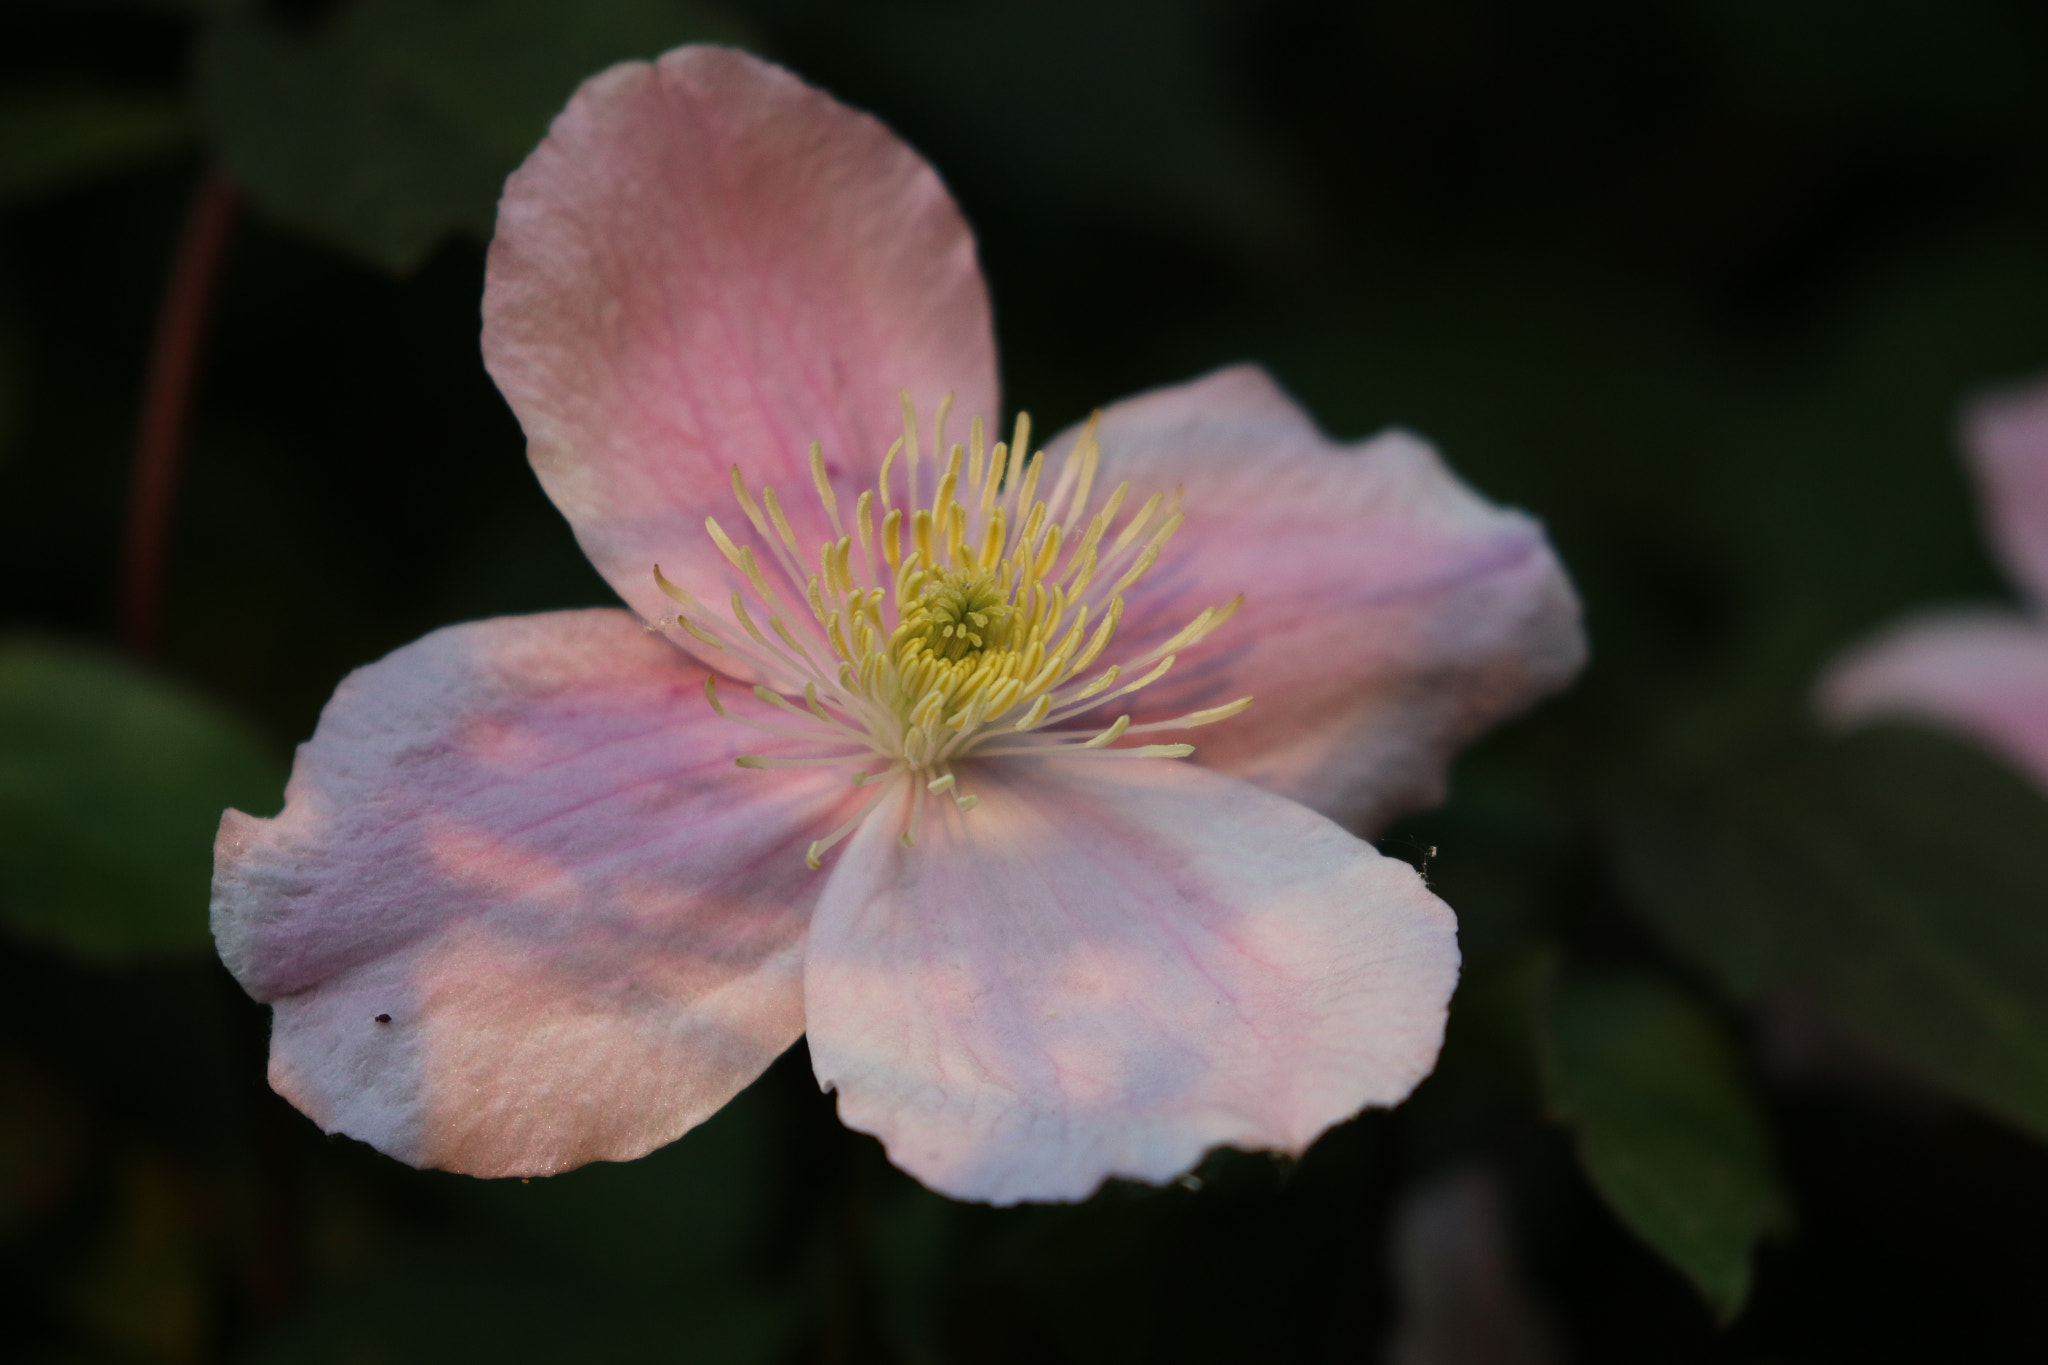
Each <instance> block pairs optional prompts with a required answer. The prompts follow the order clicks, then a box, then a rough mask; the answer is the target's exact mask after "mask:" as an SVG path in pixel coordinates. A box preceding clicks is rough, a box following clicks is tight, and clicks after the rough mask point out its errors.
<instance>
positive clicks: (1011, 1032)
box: [804, 759, 1458, 1204]
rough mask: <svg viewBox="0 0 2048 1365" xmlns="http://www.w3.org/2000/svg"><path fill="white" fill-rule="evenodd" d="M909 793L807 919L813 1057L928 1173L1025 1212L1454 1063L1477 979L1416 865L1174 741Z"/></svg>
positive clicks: (871, 1124)
mask: <svg viewBox="0 0 2048 1365" xmlns="http://www.w3.org/2000/svg"><path fill="white" fill-rule="evenodd" d="M959 776H960V785H961V788H962V789H963V790H966V791H970V792H972V793H973V794H974V795H975V796H978V797H979V798H980V805H979V806H977V807H976V808H975V809H974V810H972V811H971V812H967V813H965V814H963V813H961V812H960V811H959V810H958V809H957V808H955V807H954V805H953V804H952V803H951V802H950V801H945V802H934V803H932V805H931V807H930V808H929V809H928V811H927V818H926V823H925V824H924V826H923V829H922V831H921V832H920V835H919V838H918V842H917V846H916V847H914V848H905V847H903V845H902V844H901V842H900V841H899V832H900V830H901V819H902V812H903V809H904V805H905V793H904V792H902V791H899V792H897V793H895V794H894V795H893V796H892V797H891V803H890V805H889V806H886V807H882V808H878V809H877V811H876V813H875V816H874V817H873V818H871V819H870V820H869V821H868V822H867V824H866V825H865V826H863V827H862V829H861V830H860V832H859V833H858V834H856V835H855V836H854V838H853V839H852V840H851V841H850V846H849V847H848V848H847V849H846V852H845V854H844V855H843V860H842V861H841V863H840V865H839V866H838V867H837V868H836V869H834V870H833V873H832V880H831V883H830V884H829V885H828V886H827V888H826V890H825V894H824V896H823V898H822V899H821V900H820V901H819V903H818V909H817V913H816V915H815V917H814V918H813V921H812V927H811V940H810V949H809V961H808V962H807V964H806V968H805V973H804V1000H805V1010H806V1012H807V1014H808V1016H809V1020H810V1047H811V1059H812V1063H813V1065H814V1066H815V1067H816V1069H817V1075H818V1080H819V1082H820V1083H821V1084H823V1085H825V1086H827V1087H829V1088H835V1089H837V1091H838V1092H839V1115H840V1118H841V1120H842V1121H844V1122H845V1123H846V1124H848V1125H849V1126H851V1127H853V1128H857V1129H860V1130H861V1131H863V1132H868V1133H873V1134H875V1135H876V1136H877V1137H879V1138H881V1140H882V1142H883V1143H884V1145H886V1146H887V1148H888V1151H889V1157H890V1159H891V1160H892V1161H894V1162H895V1163H896V1164H897V1165H898V1166H900V1167H902V1168H903V1169H904V1170H906V1171H909V1172H910V1173H911V1174H912V1175H914V1176H916V1177H917V1178H918V1179H920V1180H922V1181H924V1182H925V1183H926V1184H927V1185H929V1186H931V1187H932V1188H933V1189H935V1190H938V1191H940V1192H942V1193H945V1194H949V1195H953V1196H955V1197H957V1198H964V1199H981V1200H987V1201H989V1202H992V1203H998V1204H1009V1203H1015V1202H1017V1201H1020V1200H1033V1199H1077V1198H1080V1197H1082V1196H1085V1195H1086V1194H1088V1193H1089V1192H1090V1191H1091V1190H1093V1189H1094V1188H1095V1187H1096V1186H1097V1185H1098V1184H1100V1183H1101V1182H1102V1180H1103V1179H1104V1178H1106V1177H1109V1176H1126V1177H1131V1178H1134V1179H1139V1180H1153V1181H1157V1180H1164V1179H1167V1178H1170V1177H1172V1176H1173V1175H1175V1174H1176V1173H1178V1172H1180V1171H1183V1170H1185V1169H1187V1168H1188V1167H1189V1166H1190V1165H1192V1164H1193V1163H1194V1162H1195V1161H1196V1160H1197V1159H1199V1158H1200V1157H1201V1155H1202V1153H1203V1152H1204V1151H1206V1150H1207V1149H1208V1148H1210V1147H1212V1146H1215V1145H1217V1144H1220V1143H1228V1144H1231V1145H1234V1146H1238V1147H1247V1148H1271V1149H1275V1150H1278V1151H1283V1152H1300V1151H1301V1150H1302V1149H1304V1148H1305V1147H1307V1146H1308V1145H1309V1143H1311V1142H1313V1141H1314V1140H1315V1138H1316V1136H1317V1134H1319V1133H1321V1132H1322V1131H1323V1130H1324V1129H1326V1128H1328V1127H1329V1126H1330V1125H1331V1124H1333V1123H1336V1122H1339V1121H1340V1120H1342V1119H1345V1118H1347V1117H1349V1116H1350V1115H1352V1114H1354V1113H1356V1112H1358V1111H1359V1110H1360V1109H1362V1108H1364V1107H1366V1106H1367V1105H1390V1104H1395V1103H1398V1102H1399V1101H1400V1100H1401V1099H1402V1098H1403V1097H1405V1096H1406V1095H1407V1094H1408V1092H1409V1091H1410V1090H1411V1089H1413V1088H1414V1086H1415V1085H1416V1083H1417V1082H1419V1081H1420V1080H1421V1079H1422V1077H1423V1076H1424V1075H1425V1074H1427V1073H1428V1071H1429V1070H1430V1068H1431V1066H1432V1065H1433V1064H1434V1062H1435V1059H1436V1054H1437V1048H1438V1046H1439V1044H1440V1043H1441V1041H1442V1037H1443V1028H1444V1013H1445V1007H1446V1004H1447V1002H1448V1001H1449V999H1450V994H1451V990H1452V987H1453V985H1454V984H1455V982H1456V979H1457V974H1458V948H1457V939H1456V925H1455V921H1454V919H1453V917H1452V915H1451V912H1450V910H1449V908H1448V907H1446V906H1445V905H1444V904H1443V903H1442V902H1441V901H1439V900H1438V899H1437V898H1436V897H1435V896H1433V895H1431V894H1430V893H1429V891H1428V890H1427V889H1426V888H1425V887H1424V886H1423V884H1422V879H1421V878H1420V877H1418V876H1417V875H1416V874H1415V872H1414V870H1413V869H1412V868H1410V867H1409V866H1408V865H1407V864H1406V863H1403V862H1399V861H1397V860H1395V859H1391V858H1383V857H1381V856H1380V855H1379V854H1378V853H1377V852H1375V851H1374V850H1373V848H1372V846H1371V845H1369V844H1366V843H1364V842H1362V841H1361V840H1359V839H1356V838H1353V837H1352V836H1351V835H1349V834H1347V833H1345V832H1344V831H1343V830H1341V829H1339V828H1338V827H1337V826H1336V825H1334V824H1332V823H1330V822H1329V821H1328V820H1325V819H1323V818H1322V817H1321V816H1319V815H1316V814H1315V813H1314V812H1312V811H1310V810H1308V809H1306V808H1304V807H1302V806H1299V805H1296V804H1294V803H1293V802H1291V801H1286V800H1283V799H1282V798H1280V797H1277V796H1274V795H1272V794H1271V793H1270V792H1266V791H1262V790H1260V789H1259V788H1257V787H1253V786H1250V785H1249V784H1246V783H1242V782H1238V781H1236V780H1235V779H1232V778H1228V777H1224V776H1222V775H1220V774H1217V773H1212V772H1207V771H1205V770H1203V769H1201V768H1198V767H1196V766H1194V765H1192V764H1188V763H1178V762H1174V761H1171V760H1163V759H1151V760H1147V759H1137V760H1121V761H1120V760H1114V759H1111V760H1101V761H1094V762H1091V761H1088V760H1085V759H1065V760H1052V759H1044V760H1041V759H1008V760H992V761H987V762H983V763H980V764H975V765H971V766H968V767H966V768H964V769H963V770H962V771H961V772H960V775H959Z"/></svg>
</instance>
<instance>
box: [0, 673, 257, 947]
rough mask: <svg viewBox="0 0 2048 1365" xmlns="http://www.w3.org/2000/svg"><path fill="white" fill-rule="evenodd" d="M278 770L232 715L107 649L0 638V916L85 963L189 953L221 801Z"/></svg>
mask: <svg viewBox="0 0 2048 1365" xmlns="http://www.w3.org/2000/svg"><path fill="white" fill-rule="evenodd" d="M283 777H284V774H283V770H282V767H281V765H279V764H278V763H277V761H276V760H275V759H274V758H273V756H272V755H271V754H270V752H269V751H268V749H267V748H266V746H265V745H264V744H263V743H262V742H261V741H260V740H259V739H257V737H256V736H255V735H253V734H252V733H250V732H249V730H248V729H246V728H245V727H244V726H243V725H242V724H241V723H240V722H239V721H237V720H236V719H235V718H234V717H233V716H230V715H228V714H226V713H225V712H222V711H220V710H219V709H217V708H215V707H213V706H210V705H208V704H206V703H205V702H202V701H201V700H199V699H198V698H196V697H193V696H191V695H189V694H187V693H185V692H184V691H182V690H180V689H178V688H176V687H173V686H171V685H170V684H168V683H165V682H163V681H161V680H159V679H156V678H152V677H150V676H148V675H146V674H144V673H142V672H140V671H138V670H136V669H134V668H132V667H130V666H128V665H125V664H123V663H120V662H118V661H116V660H114V659H110V658H106V657H103V656H101V655H98V654H94V653H89V652H86V651H83V650H78V649H73V648H69V647H65V646H60V645H56V644H52V643H49V642H47V641H40V640H35V639H26V638H22V637H18V636H17V637H14V638H11V639H6V640H0V922H4V923H5V924H6V926H7V927H8V928H9V929H11V930H12V931H14V932H15V933H17V934H20V935H21V936H22V937H24V938H29V939H34V940H38V941H41V942H45V943H49V944H53V945H55V946H57V947H59V948H62V949H65V950H67V951H69V952H71V953H73V954H74V955H76V956H78V957H81V958H84V959H86V960H88V961H95V962H123V961H129V960H133V959H136V958H139V957H149V956H158V955H163V954H174V953H186V952H203V951H205V949H206V948H207V947H208V946H209V944H210V942H211V940H210V938H209V936H208V933H207V924H206V902H207V888H208V884H209V881H210V879H211V877H212V869H213V836H214V831H215V829H216V828H217V827H218V826H219V824H220V815H221V811H222V810H224V809H225V808H227V807H228V806H238V807H241V808H242V809H244V810H254V811H262V812H268V811H270V810H273V809H275V808H276V806H277V804H278V795H279V792H280V791H281V790H282V787H283Z"/></svg>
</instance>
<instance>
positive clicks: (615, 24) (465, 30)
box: [198, 0, 737, 273]
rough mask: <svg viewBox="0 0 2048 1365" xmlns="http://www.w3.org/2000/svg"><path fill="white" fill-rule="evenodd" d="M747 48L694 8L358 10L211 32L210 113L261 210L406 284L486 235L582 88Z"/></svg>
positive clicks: (671, 2)
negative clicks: (451, 246)
mask: <svg viewBox="0 0 2048 1365" xmlns="http://www.w3.org/2000/svg"><path fill="white" fill-rule="evenodd" d="M736 36H737V32H736V30H735V29H734V27H733V26H732V25H731V24H730V23H729V22H728V21H726V20H724V19H723V18H722V17H721V16H720V15H718V14H717V13H716V12H715V11H713V10H712V9H710V8H708V7H705V6H703V5H701V4H698V3H695V2H694V0H575V2H574V3H569V2H567V0H361V3H358V4H352V5H349V6H347V7H345V8H344V9H343V10H342V11H341V13H340V14H339V16H338V17H337V18H336V20H335V22H334V23H333V25H332V26H331V27H330V28H327V29H325V30H324V31H321V32H319V33H317V34H314V35H310V36H309V35H302V34H299V33H296V32H293V31H291V30H288V29H286V28H283V27H281V26H279V25H277V24H275V23H272V22H270V21H267V20H263V19H260V18H247V19H238V20H227V21H223V22H221V23H218V24H215V25H213V26H212V27H211V28H210V29H209V30H208V31H207V33H206V34H205V36H204V38H203V39H202V40H201V43H200V47H199V53H198V89H199V101H200V107H201V110H202V112H203V114H204V117H205V119H206V122H207V124H208V126H209V128H210V129H211V130H212V132H213V135H214V137H215V138H216V139H217V140H218V142H219V145H220V148H221V153H222V155H223V156H224V157H225V158H226V159H227V163H228V166H229V168H230V169H231V170H232V171H233V172H234V174H235V176H236V178H237V179H238V180H239V181H240V182H241V184H242V185H243V187H244V188H245V189H246V190H247V191H248V193H249V196H250V198H251V199H252V200H254V201H255V202H256V204H257V205H258V206H259V207H261V208H262V209H264V210H265V211H266V212H268V213H270V214H272V215H273V216H275V217H276V218H277V219H279V220H280V221H282V222H285V223H288V224H290V225H291V226H293V227H296V228H298V229H300V230H301V231H304V232H306V233H309V234H310V235H312V236H314V237H316V238H319V239H320V240H322V241H325V242H327V243H328V244H330V245H332V246H336V247H339V248H341V249H343V250H345V251H348V252H351V253H353V254H355V255H357V256H360V257H363V258H364V259H366V260H368V261H370V262H372V263H374V264H376V265H379V266H381V267H383V268H384V269H386V270H390V271H393V272H398V273H403V272H406V271H409V270H411V269H412V268H413V267H415V266H417V265H418V264H419V263H420V261H421V260H422V259H423V258H424V257H425V256H426V254H427V252H428V251H429V250H430V249H431V248H432V247H433V246H434V245H435V243H436V242H438V241H439V240H440V239H441V238H442V237H444V236H447V235H449V234H451V233H458V232H460V233H467V234H469V235H471V236H474V237H477V238H485V237H488V236H489V235H490V232H491V227H492V223H493V219H494V217H495V214H496V211H497V202H498V192H499V190H500V189H501V188H502V187H503V185H504V181H505V177H506V175H507V174H509V173H510V172H511V171H512V169H513V168H514V167H516V166H517V165H518V164H519V162H520V160H521V159H522V158H523V157H524V156H525V155H526V153H527V152H528V151H530V150H532V148H533V146H534V144H535V143H536V142H538V141H539V140H540V137H541V135H542V134H543V133H545V132H546V131H547V125H548V121H549V120H550V119H551V118H553V116H554V115H555V113H556V112H557V111H558V110H560V109H561V107H562V105H563V104H564V103H566V102H567V100H568V98H569V95H570V93H571V92H572V91H574V90H575V88H576V86H577V84H578V83H579V82H581V81H582V80H583V79H585V78H586V77H588V76H591V75H593V74H595V73H596V72H598V71H600V70H602V69H603V68H605V67H606V66H609V65H611V64H612V63H613V62H617V61H621V60H624V59H626V58H631V57H652V56H655V55H657V54H659V53H661V52H664V51H666V50H667V49H669V48H671V47H675V46H677V45H678V44H681V43H686V42H692V41H703V40H720V39H723V40H731V39H733V38H735V37H736Z"/></svg>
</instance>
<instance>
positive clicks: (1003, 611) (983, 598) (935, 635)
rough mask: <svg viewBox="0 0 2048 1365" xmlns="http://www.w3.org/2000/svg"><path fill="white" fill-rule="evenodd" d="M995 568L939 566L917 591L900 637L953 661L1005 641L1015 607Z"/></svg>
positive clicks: (935, 655)
mask: <svg viewBox="0 0 2048 1365" xmlns="http://www.w3.org/2000/svg"><path fill="white" fill-rule="evenodd" d="M1009 597H1010V595H1009V592H1008V591H1007V590H1006V589H1005V587H1004V585H1003V584H1002V582H1001V580H1000V579H999V578H998V577H997V575H996V572H995V570H993V569H943V570H940V571H939V572H937V573H934V574H932V575H931V577H930V579H929V580H928V581H927V582H926V583H925V584H923V586H922V587H920V588H919V589H918V591H917V596H916V598H915V599H914V601H913V605H912V606H911V608H910V610H909V611H907V612H906V613H905V614H904V621H903V626H904V627H905V629H903V630H901V631H899V635H901V636H906V637H908V638H910V639H919V640H921V641H922V642H923V644H924V647H925V648H926V649H927V650H929V651H930V652H931V654H932V655H933V657H935V658H938V659H943V660H944V661H946V662H947V663H955V662H958V661H959V660H961V659H964V658H966V657H967V656H968V655H970V654H979V653H980V652H981V651H983V650H985V649H997V648H1001V647H1002V646H1003V645H1004V644H1006V643H1008V640H1009V635H1010V618H1011V617H1012V616H1014V615H1015V614H1016V608H1014V607H1012V606H1011V605H1010V601H1009Z"/></svg>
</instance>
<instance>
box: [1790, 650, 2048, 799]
mask: <svg viewBox="0 0 2048 1365" xmlns="http://www.w3.org/2000/svg"><path fill="white" fill-rule="evenodd" d="M1819 701H1820V709H1821V713H1822V715H1823V716H1824V717H1825V718H1827V719H1828V720H1830V721H1832V722H1834V723H1835V724H1837V725H1854V724H1859V723H1861V722H1864V721H1870V720H1882V719H1885V718H1894V719H1901V720H1919V721H1927V722H1930V723H1932V724H1936V725H1941V726H1946V727H1949V728H1951V729H1954V730H1958V731H1961V732H1962V733H1963V734H1966V735H1969V736H1970V737H1971V738H1973V739H1975V740H1976V741H1977V742H1978V743H1980V744H1982V745H1984V746H1985V747H1986V748H1988V749H1990V750H1992V751H1993V752H1994V753H1997V754H1999V755H2002V756H2003V757H2004V758H2005V760H2006V761H2007V762H2009V763H2011V764H2013V765H2014V766H2015V767H2017V768H2018V769H2019V770H2020V771H2022V772H2025V773H2028V774H2030V775H2031V776H2032V777H2033V779H2034V780H2035V781H2036V782H2037V783H2039V784H2040V785H2041V786H2042V787H2043V788H2044V789H2048V626H2044V625H2041V624H2038V623H2036V622H2033V621H2029V620H2025V619H2023V618H2021V617H2019V616H2016V615H2013V614H2012V613H2009V612H1999V611H1973V612H1960V611H1959V612H1946V613H1930V614H1928V615H1925V616H1921V617H1917V618H1912V619H1908V620H1906V621H1904V622H1901V623H1900V624H1898V625H1896V626H1893V627H1892V628H1891V629H1890V630H1888V631H1886V632H1884V633H1883V634H1881V635H1879V636H1878V637H1877V638H1876V639H1874V640H1871V641H1869V642H1867V643H1865V644H1863V645H1861V646H1859V647H1857V648H1856V649H1854V650H1852V651H1850V652H1849V653H1848V654H1846V655H1844V656H1843V657H1842V658H1841V659H1839V660H1837V661H1836V663H1835V664H1834V665H1833V666H1832V667H1831V668H1829V670H1828V671H1827V674H1826V675H1825V676H1824V677H1823V679H1822V680H1821V685H1820V691H1819Z"/></svg>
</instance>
